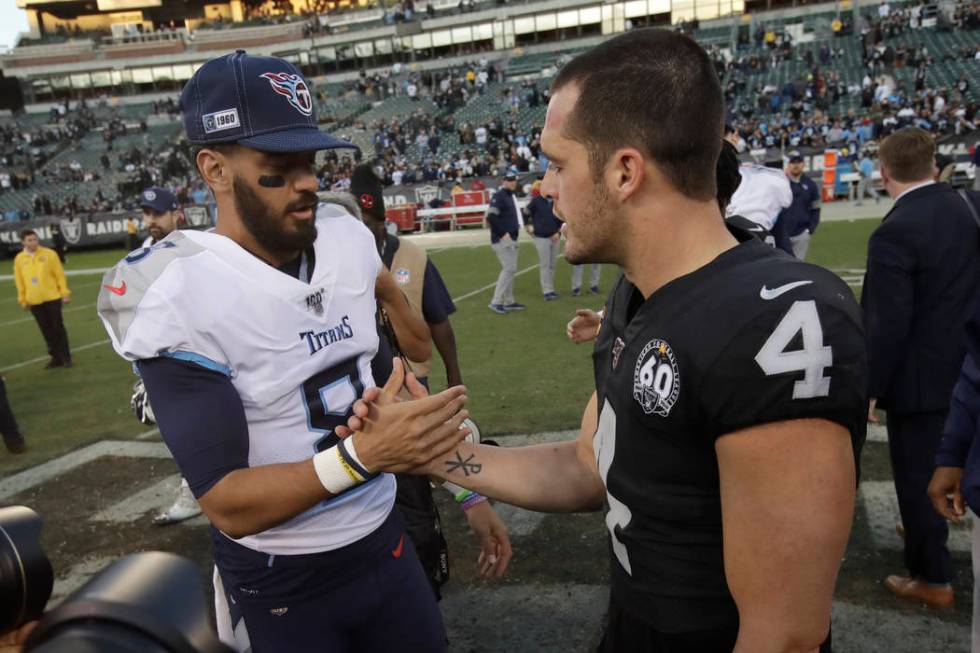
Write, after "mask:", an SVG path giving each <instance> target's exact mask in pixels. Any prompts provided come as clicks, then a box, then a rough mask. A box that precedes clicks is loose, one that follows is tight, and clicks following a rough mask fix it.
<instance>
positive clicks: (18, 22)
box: [0, 0, 27, 49]
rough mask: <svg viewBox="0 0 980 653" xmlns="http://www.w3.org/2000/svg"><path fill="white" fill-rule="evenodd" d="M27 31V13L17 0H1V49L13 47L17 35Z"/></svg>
mask: <svg viewBox="0 0 980 653" xmlns="http://www.w3.org/2000/svg"><path fill="white" fill-rule="evenodd" d="M26 31H27V14H25V13H24V10H23V9H18V8H17V3H16V2H15V0H0V49H3V48H12V47H13V46H14V41H16V40H17V35H18V34H20V33H21V32H26Z"/></svg>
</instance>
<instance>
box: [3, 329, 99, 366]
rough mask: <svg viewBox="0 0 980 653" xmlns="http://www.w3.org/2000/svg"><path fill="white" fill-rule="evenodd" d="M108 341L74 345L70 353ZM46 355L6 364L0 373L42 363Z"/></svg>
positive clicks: (46, 357) (46, 358)
mask: <svg viewBox="0 0 980 653" xmlns="http://www.w3.org/2000/svg"><path fill="white" fill-rule="evenodd" d="M107 342H109V339H108V338H106V339H105V340H99V341H98V342H90V343H88V344H87V345H82V346H81V347H75V348H73V349H72V350H71V353H73V354H74V353H75V352H78V351H85V350H86V349H92V348H93V347H98V346H99V345H104V344H106V343H107ZM48 358H49V357H48V356H38V357H37V358H32V359H31V360H29V361H24V362H23V363H15V364H13V365H8V366H7V367H0V373H3V372H10V371H12V370H18V369H20V368H22V367H27V366H28V365H34V364H35V363H42V362H44V361H46V360H48Z"/></svg>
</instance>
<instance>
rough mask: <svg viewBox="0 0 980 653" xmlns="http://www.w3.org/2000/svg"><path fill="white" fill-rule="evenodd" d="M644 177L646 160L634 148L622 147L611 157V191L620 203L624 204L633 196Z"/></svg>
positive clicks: (645, 174) (641, 184)
mask: <svg viewBox="0 0 980 653" xmlns="http://www.w3.org/2000/svg"><path fill="white" fill-rule="evenodd" d="M646 176H647V170H646V159H645V158H644V156H643V155H642V154H640V151H639V150H637V149H636V148H632V147H624V148H622V149H620V150H617V151H616V152H615V153H614V154H613V155H612V158H611V164H610V166H609V178H610V182H611V189H612V191H613V192H614V193H616V194H617V195H618V196H619V199H620V201H623V202H625V201H627V200H628V199H629V198H631V197H633V196H635V195H636V194H637V193H638V192H639V190H640V188H641V187H642V186H643V183H644V181H645V180H646Z"/></svg>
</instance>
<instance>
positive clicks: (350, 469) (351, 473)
mask: <svg viewBox="0 0 980 653" xmlns="http://www.w3.org/2000/svg"><path fill="white" fill-rule="evenodd" d="M334 449H336V450H337V460H339V461H340V466H341V467H343V468H344V471H345V472H347V475H348V476H350V477H351V480H352V481H354V482H355V483H363V482H364V477H363V476H361V475H360V474H358V473H357V470H356V469H354V468H353V467H351V465H350V464H349V463H348V462H347V461H346V460H344V455H343V454H342V453H340V447H339V446H338V447H334Z"/></svg>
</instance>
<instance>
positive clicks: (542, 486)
mask: <svg viewBox="0 0 980 653" xmlns="http://www.w3.org/2000/svg"><path fill="white" fill-rule="evenodd" d="M722 112H723V108H722V94H721V89H720V88H719V85H718V79H717V76H716V74H715V72H714V70H713V68H712V66H711V62H710V60H709V59H708V57H707V56H706V54H705V53H704V51H703V50H702V49H701V48H700V47H699V46H698V45H697V44H696V43H695V42H694V41H693V40H691V39H689V38H687V37H685V36H682V35H680V34H676V33H673V32H668V31H662V30H637V31H632V32H629V33H627V34H624V35H621V36H618V37H616V38H613V39H610V40H608V41H606V42H605V43H603V44H601V45H599V46H597V47H596V48H595V49H593V50H591V51H589V52H587V53H585V54H583V55H580V56H579V57H577V58H576V59H574V60H573V61H571V62H570V63H568V64H566V65H565V66H564V67H563V68H562V69H561V70H560V71H559V73H558V76H557V77H556V79H555V82H554V85H553V90H552V93H551V100H550V103H549V107H548V114H547V117H546V122H545V128H544V133H543V135H542V148H543V150H544V151H545V152H546V153H547V155H548V158H549V160H550V161H551V167H550V168H549V170H548V173H547V175H546V176H545V179H544V182H543V186H542V192H543V193H544V194H547V195H550V196H552V197H553V198H554V200H555V211H556V213H557V214H558V215H559V216H560V217H561V218H562V219H563V220H564V221H565V227H564V232H565V235H566V237H567V239H568V246H567V250H566V258H567V259H568V260H569V262H571V263H573V264H579V263H592V262H603V263H616V264H619V265H620V266H622V268H623V269H624V273H625V274H624V277H623V278H622V279H621V280H620V282H619V283H618V284H617V285H616V287H615V288H614V289H613V290H612V292H611V294H610V296H609V298H608V301H607V305H606V317H605V320H604V322H603V325H602V328H601V329H600V332H599V336H598V339H597V341H596V344H595V353H594V356H593V358H594V366H595V384H596V392H595V395H593V397H592V399H591V400H590V401H589V403H588V406H587V408H586V410H585V414H584V415H583V419H582V430H581V435H580V437H579V438H578V440H577V441H574V442H564V443H549V444H543V445H538V446H533V447H523V448H511V449H508V448H493V447H484V446H479V445H472V444H468V443H463V444H461V445H459V447H458V448H457V449H456V450H455V451H453V452H452V453H451V454H450V455H448V456H445V457H442V458H440V459H436V460H435V461H433V463H431V464H429V465H426V467H425V468H424V469H421V470H418V471H420V472H425V473H429V474H434V475H437V476H439V477H442V478H444V479H449V480H452V481H453V482H455V483H458V484H460V485H463V486H465V487H468V488H471V489H473V490H474V491H477V492H480V493H481V494H484V495H487V496H490V497H495V498H498V499H501V500H503V501H506V502H508V503H512V504H516V505H520V506H524V507H527V508H530V509H533V510H540V511H551V512H574V511H584V510H597V509H599V508H600V507H601V506H602V505H603V504H605V509H606V524H607V525H608V527H609V541H610V552H611V556H610V560H611V576H612V592H611V597H610V608H609V623H608V625H607V628H606V632H605V636H604V640H603V645H602V650H603V651H609V652H611V651H615V652H617V653H621V652H629V651H665V652H666V651H670V652H683V653H691V652H696V653H715V652H719V653H720V652H722V651H724V652H726V653H727V652H729V651H732V650H735V651H737V652H739V653H749V652H751V653H757V652H767V653H768V652H784V651H786V652H788V651H815V650H817V649H818V648H821V647H822V648H824V650H829V628H830V609H831V600H832V596H833V591H834V584H835V581H836V577H837V571H838V568H839V566H840V559H841V555H842V554H843V552H844V548H845V545H846V542H847V536H848V533H849V531H850V526H851V519H852V515H853V509H854V498H855V489H856V458H857V455H858V452H859V450H860V447H861V444H862V442H863V439H864V429H865V418H866V400H865V382H866V379H865V376H866V369H865V368H866V360H865V351H864V342H863V336H862V330H861V322H860V313H859V310H858V307H857V303H856V302H855V300H854V297H853V294H852V293H851V291H850V289H848V287H847V286H846V285H845V284H844V283H843V282H842V281H841V280H840V279H838V278H837V277H836V276H834V275H833V274H831V273H830V272H828V271H826V270H823V269H821V268H818V267H816V266H813V265H808V264H806V263H803V262H801V261H798V260H795V259H793V258H792V257H789V256H787V255H786V254H784V253H782V252H780V251H777V250H774V249H772V248H770V247H768V246H766V245H764V244H763V243H761V242H760V241H759V240H757V239H755V238H753V237H752V236H751V235H749V234H748V233H746V232H743V231H740V230H738V229H737V228H729V227H726V225H725V222H724V220H723V218H722V215H721V212H720V211H719V208H718V203H717V202H716V199H715V192H716V181H715V164H716V162H717V160H718V155H719V150H720V144H721V130H722ZM396 390H397V388H394V387H386V388H385V389H383V390H378V389H372V390H370V391H368V392H365V395H364V396H365V398H366V400H365V401H361V402H359V403H358V404H357V405H356V406H355V417H354V418H352V419H351V421H350V424H349V426H350V428H351V429H353V430H358V429H363V430H366V431H369V430H373V429H377V428H379V427H380V428H384V426H385V425H386V424H389V423H390V421H391V420H392V419H393V418H392V415H393V414H394V413H396V412H397V406H394V405H392V404H393V403H394V402H395V399H394V393H395V391H396Z"/></svg>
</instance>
